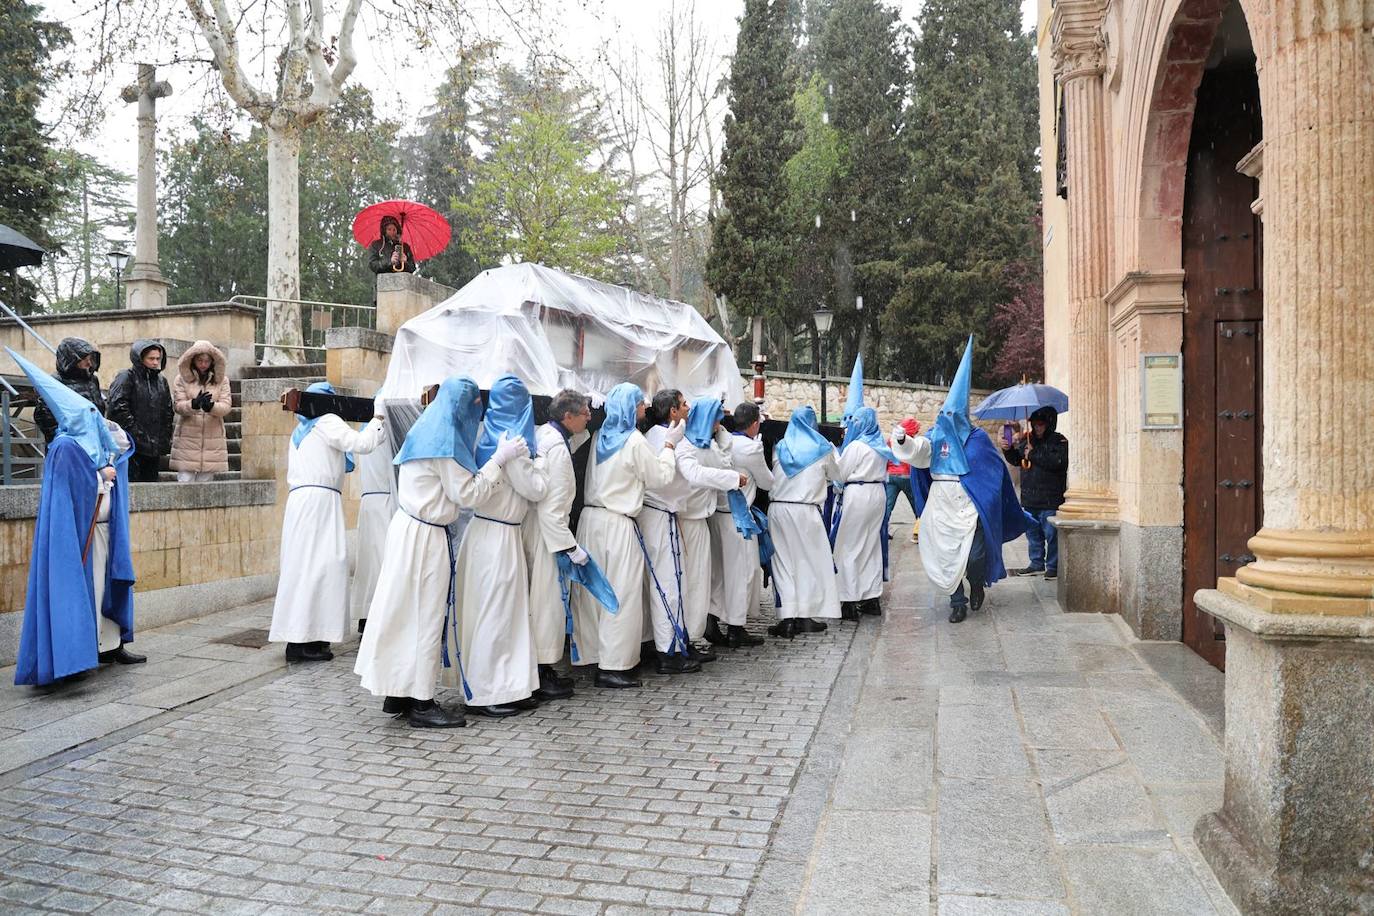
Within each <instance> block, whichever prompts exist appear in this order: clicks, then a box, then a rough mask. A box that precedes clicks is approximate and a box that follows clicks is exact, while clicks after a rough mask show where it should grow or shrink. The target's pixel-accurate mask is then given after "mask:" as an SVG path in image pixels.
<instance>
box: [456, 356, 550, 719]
mask: <svg viewBox="0 0 1374 916" xmlns="http://www.w3.org/2000/svg"><path fill="white" fill-rule="evenodd" d="M535 441H536V440H535V435H534V405H533V403H532V402H531V401H530V393H529V391H527V390H526V389H525V383H524V382H522V381H520V379H518V378H516V377H515V376H514V375H503V376H501V377H500V378H498V379H497V380H496V381H494V382H492V383H491V392H490V395H489V396H488V402H487V413H486V417H485V419H484V421H483V423H482V437H481V438H480V439H479V440H478V441H477V463H478V465H479V466H481V465H484V464H486V463H487V462H488V461H490V460H492V458H494V457H495V456H496V453H497V451H498V450H499V449H501V448H502V447H503V446H505V444H506V443H508V442H516V443H518V444H519V446H520V447H521V449H522V450H524V452H525V454H523V455H517V456H516V457H514V458H508V459H507V460H506V461H505V462H504V464H503V470H504V471H505V474H504V475H502V476H501V478H499V479H498V480H497V482H496V484H495V485H494V486H493V487H492V488H491V489H490V490H488V491H487V492H486V494H485V495H484V496H483V497H482V498H481V499H479V500H478V501H477V502H476V503H475V504H474V505H473V507H472V508H473V516H472V521H471V522H469V523H468V528H467V533H466V534H464V535H463V545H462V547H460V548H459V550H458V566H457V569H456V571H455V573H454V600H455V601H456V602H457V606H458V617H459V620H460V622H461V626H462V647H463V673H464V674H466V676H467V684H466V686H465V688H464V689H465V690H470V691H471V695H470V696H469V697H468V709H469V710H471V711H473V712H476V713H479V714H481V715H484V716H490V717H492V718H499V717H502V716H512V715H515V714H516V713H518V712H519V711H520V710H521V709H531V708H533V707H534V706H536V705H538V701H537V700H533V699H532V696H533V694H534V691H535V688H537V687H538V686H539V674H538V671H537V665H536V663H535V660H534V638H533V636H531V634H530V575H529V569H528V567H526V565H525V544H524V541H523V539H522V538H521V534H520V526H521V523H522V522H523V521H524V520H525V515H526V514H527V513H528V512H529V509H530V505H531V504H533V503H537V502H538V501H539V500H541V499H543V498H544V494H545V493H546V492H547V490H548V475H547V474H545V473H544V464H543V462H542V461H540V460H539V459H538V458H537V456H533V455H530V454H529V448H530V443H533V442H535ZM445 677H446V678H447V679H448V680H449V681H450V682H451V681H452V679H453V672H452V669H450V670H449V672H448V673H447V674H446V675H445Z"/></svg>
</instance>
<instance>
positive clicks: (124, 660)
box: [100, 643, 148, 665]
mask: <svg viewBox="0 0 1374 916" xmlns="http://www.w3.org/2000/svg"><path fill="white" fill-rule="evenodd" d="M100 660H101V661H102V662H105V663H109V662H116V663H117V664H120V665H141V664H143V663H144V662H146V661H147V660H148V656H146V655H135V654H134V653H132V652H130V651H129V650H128V649H126V648H125V647H124V643H120V644H119V648H118V649H111V650H110V651H108V652H101V653H100Z"/></svg>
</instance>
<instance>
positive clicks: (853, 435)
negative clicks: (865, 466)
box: [840, 407, 897, 464]
mask: <svg viewBox="0 0 1374 916" xmlns="http://www.w3.org/2000/svg"><path fill="white" fill-rule="evenodd" d="M851 442H862V443H863V444H864V445H867V446H868V447H869V448H871V449H873V451H875V452H877V453H878V454H879V455H882V456H883V460H884V461H887V462H888V463H890V464H896V463H897V458H896V456H894V455H893V454H892V450H891V449H890V448H888V447H887V442H885V441H884V440H883V434H882V433H881V432H879V431H878V412H877V411H875V410H874V409H873V408H872V407H859V408H857V409H856V410H855V411H854V413H852V414H850V416H849V425H848V426H846V427H845V429H844V442H842V443H841V444H840V451H841V452H843V451H844V450H845V449H847V448H849V444H850V443H851Z"/></svg>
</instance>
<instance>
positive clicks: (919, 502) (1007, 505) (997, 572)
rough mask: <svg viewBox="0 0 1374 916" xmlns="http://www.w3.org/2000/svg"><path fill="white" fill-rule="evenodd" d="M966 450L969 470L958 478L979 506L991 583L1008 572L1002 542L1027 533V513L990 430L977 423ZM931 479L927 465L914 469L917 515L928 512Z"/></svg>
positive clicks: (965, 444) (912, 471)
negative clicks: (980, 427) (1023, 509)
mask: <svg viewBox="0 0 1374 916" xmlns="http://www.w3.org/2000/svg"><path fill="white" fill-rule="evenodd" d="M964 454H965V456H966V457H967V459H968V464H969V471H968V473H967V474H965V475H963V476H962V477H960V478H959V482H960V483H962V484H963V485H964V492H965V493H967V494H968V498H969V499H971V500H972V501H973V505H974V506H976V507H977V508H978V524H979V525H981V526H982V528H983V544H984V546H985V547H986V548H987V563H986V565H985V566H984V570H985V573H986V574H985V576H984V578H985V580H986V581H985V582H984V583H983V584H984V585H992V584H993V583H994V582H998V581H1000V580H1002V579H1005V578H1006V576H1007V567H1006V564H1005V563H1004V562H1003V561H1002V545H1003V544H1005V543H1007V542H1008V541H1014V540H1016V539H1017V538H1019V537H1020V536H1021V535H1023V534H1025V533H1026V515H1025V513H1024V512H1022V511H1021V503H1020V501H1019V500H1018V499H1017V498H1016V488H1015V487H1013V486H1012V483H1011V474H1009V473H1008V472H1007V463H1006V462H1005V461H1003V460H1002V453H1001V452H999V451H998V450H997V446H995V445H993V444H992V440H991V439H989V438H988V434H987V433H985V432H984V431H983V430H981V429H979V428H977V427H974V429H973V432H972V433H970V434H969V437H968V439H967V440H966V441H965V442H964ZM930 482H931V479H930V470H929V469H928V468H912V469H911V490H912V493H913V494H914V495H915V497H916V512H917V514H918V515H919V514H921V513H924V512H925V509H926V499H927V497H929V496H930Z"/></svg>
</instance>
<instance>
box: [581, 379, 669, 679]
mask: <svg viewBox="0 0 1374 916" xmlns="http://www.w3.org/2000/svg"><path fill="white" fill-rule="evenodd" d="M643 414H644V392H643V391H641V390H640V389H639V386H638V385H634V384H631V383H629V382H623V383H621V384H619V385H616V386H615V387H614V388H612V389H611V391H610V393H609V394H608V395H607V397H606V419H605V422H603V423H602V425H601V428H600V429H599V430H597V434H596V437H595V439H594V440H593V445H592V453H591V454H590V455H589V456H588V458H587V475H586V480H585V482H584V484H583V507H582V517H581V518H580V519H579V520H578V527H577V540H578V543H579V544H581V545H582V547H583V548H584V549H585V550H586V551H587V552H588V553H590V554H591V555H592V556H594V557H596V558H597V562H598V563H600V564H601V567H602V571H603V572H604V573H605V576H606V579H607V581H609V582H610V585H611V588H612V590H613V591H614V592H615V595H616V598H617V600H618V601H619V604H620V609H619V610H618V611H617V612H615V613H612V612H610V611H607V610H605V609H604V608H602V607H601V605H600V604H599V603H598V602H597V600H596V599H595V598H594V597H592V596H591V595H590V594H588V593H587V592H586V590H584V589H577V590H576V592H575V594H574V597H573V616H574V623H573V630H574V632H575V633H577V634H578V649H579V651H580V655H581V661H580V662H579V664H582V665H596V666H597V671H596V681H595V683H596V685H597V686H598V687H608V688H624V687H638V686H639V685H640V681H639V678H637V677H635V675H634V673H633V672H632V670H631V669H633V668H634V667H635V666H636V665H637V664H638V663H639V653H640V636H641V633H642V629H643V625H644V588H645V586H644V580H645V575H646V572H645V563H644V551H643V549H642V548H641V546H640V540H639V533H638V529H637V528H636V526H635V516H638V515H640V514H641V513H642V512H643V511H644V492H645V490H646V489H647V488H649V487H664V486H666V485H667V484H668V483H669V482H670V481H671V480H672V479H673V477H674V475H675V474H676V473H677V457H676V452H675V449H676V447H677V444H678V443H679V442H681V441H682V436H683V432H684V430H683V424H682V422H681V421H679V422H677V423H675V424H673V425H672V426H670V427H669V428H668V429H667V430H666V431H665V432H664V441H663V444H662V446H661V447H660V448H659V449H657V450H655V449H652V448H650V446H649V443H648V442H647V441H646V440H645V438H644V434H643V433H641V432H640V431H639V430H638V429H637V428H636V424H637V423H638V422H639V420H640V419H641V418H642V417H643ZM593 634H594V635H595V638H593Z"/></svg>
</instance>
